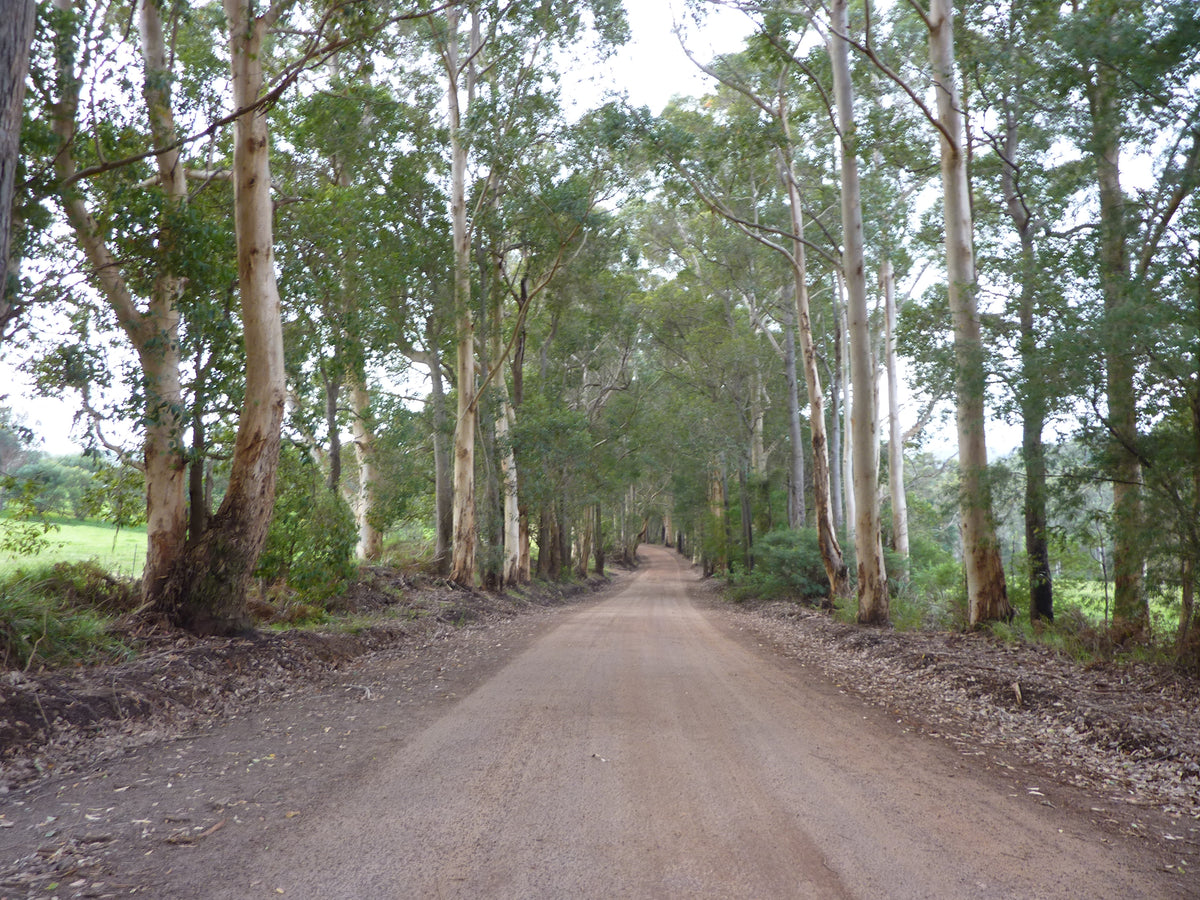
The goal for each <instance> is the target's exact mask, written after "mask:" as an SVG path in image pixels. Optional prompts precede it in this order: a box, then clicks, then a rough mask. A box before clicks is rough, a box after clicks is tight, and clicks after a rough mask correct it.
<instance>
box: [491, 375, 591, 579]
mask: <svg viewBox="0 0 1200 900" xmlns="http://www.w3.org/2000/svg"><path fill="white" fill-rule="evenodd" d="M496 392H497V394H498V397H499V401H500V411H499V416H498V417H497V419H496V446H497V447H498V449H499V453H500V478H501V482H502V486H503V489H504V574H503V583H504V584H505V585H511V584H520V583H521V578H522V572H521V506H520V502H519V493H518V481H517V456H516V453H514V452H513V446H512V432H513V429H514V428H515V427H516V424H517V413H516V410H515V409H514V408H513V405H512V401H511V400H510V399H509V394H508V381H507V379H506V378H505V377H504V374H503V373H501V374H500V375H498V376H497V378H496ZM585 565H586V562H585Z"/></svg>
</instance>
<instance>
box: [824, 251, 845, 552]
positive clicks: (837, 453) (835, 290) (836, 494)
mask: <svg viewBox="0 0 1200 900" xmlns="http://www.w3.org/2000/svg"><path fill="white" fill-rule="evenodd" d="M832 282H833V286H832V293H831V298H832V301H833V324H834V328H833V332H834V338H833V367H832V369H831V371H830V375H829V390H830V399H829V467H830V472H829V484H830V492H831V493H832V494H833V527H834V528H835V529H836V530H838V531H840V530H841V529H842V526H844V525H845V524H846V506H845V502H844V498H845V491H844V490H843V487H842V485H843V482H844V479H843V478H842V409H843V408H844V407H845V401H844V397H845V390H844V389H843V388H844V387H845V385H843V384H842V304H841V300H840V299H839V298H840V297H841V293H842V292H841V288H840V285H839V282H838V278H837V273H836V272H835V273H834V274H833V276H832ZM826 350H828V347H826Z"/></svg>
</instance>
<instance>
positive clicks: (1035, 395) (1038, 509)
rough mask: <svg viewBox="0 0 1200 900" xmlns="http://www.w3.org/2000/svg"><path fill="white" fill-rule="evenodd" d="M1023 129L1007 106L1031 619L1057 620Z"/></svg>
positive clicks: (1005, 168) (1006, 169)
mask: <svg viewBox="0 0 1200 900" xmlns="http://www.w3.org/2000/svg"><path fill="white" fill-rule="evenodd" d="M1020 139H1021V133H1020V128H1019V125H1018V121H1017V115H1016V112H1015V111H1014V110H1013V109H1012V107H1011V106H1006V109H1005V136H1004V159H1003V161H1002V164H1001V169H1000V183H1001V190H1003V192H1004V200H1005V207H1006V209H1007V211H1008V216H1009V218H1010V219H1011V220H1012V223H1013V228H1014V229H1015V230H1016V232H1017V236H1018V237H1019V238H1020V240H1021V273H1020V279H1021V295H1020V298H1019V301H1018V302H1019V310H1018V313H1019V318H1020V334H1021V337H1020V342H1019V345H1018V352H1019V354H1020V358H1021V387H1020V391H1019V401H1020V405H1021V460H1022V462H1023V463H1024V465H1025V555H1026V557H1027V558H1028V560H1029V618H1030V621H1036V620H1037V619H1047V620H1049V621H1054V587H1053V582H1052V581H1051V574H1050V546H1049V542H1048V541H1047V539H1046V450H1045V447H1044V445H1043V443H1042V432H1043V430H1044V429H1045V426H1046V395H1045V388H1044V387H1043V382H1044V379H1045V377H1046V373H1045V372H1044V371H1043V370H1042V365H1041V360H1040V352H1039V348H1038V340H1037V329H1036V324H1035V315H1036V312H1037V309H1036V307H1037V285H1038V280H1039V273H1038V270H1037V253H1036V248H1035V246H1034V237H1033V222H1032V220H1031V216H1030V214H1029V211H1028V210H1027V209H1026V208H1025V206H1024V204H1023V203H1022V202H1021V196H1020V192H1019V190H1018V185H1017V172H1016V169H1015V160H1016V159H1017V153H1018V150H1019V148H1020Z"/></svg>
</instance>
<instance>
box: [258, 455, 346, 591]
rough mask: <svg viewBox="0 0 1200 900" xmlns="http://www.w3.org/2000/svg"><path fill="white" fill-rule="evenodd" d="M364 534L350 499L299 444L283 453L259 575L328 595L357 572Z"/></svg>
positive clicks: (296, 588) (295, 588)
mask: <svg viewBox="0 0 1200 900" xmlns="http://www.w3.org/2000/svg"><path fill="white" fill-rule="evenodd" d="M357 540H358V534H357V531H356V529H355V525H354V516H353V514H352V513H351V512H350V507H349V506H348V505H347V504H346V501H345V500H344V499H342V497H341V496H340V495H338V494H335V493H334V492H333V491H330V490H329V488H328V487H327V486H326V485H325V483H324V480H323V479H322V477H321V473H320V471H319V470H318V468H317V466H316V465H314V464H313V463H312V461H311V460H309V459H308V457H306V456H304V455H302V454H301V453H300V452H299V451H298V450H296V449H295V448H294V447H288V448H286V449H285V451H284V452H282V453H281V454H280V458H279V472H278V475H277V480H276V495H275V511H274V514H273V515H272V517H271V526H270V529H269V531H268V532H267V542H266V546H265V547H264V548H263V553H262V556H260V557H259V561H258V569H257V571H256V573H255V574H257V575H258V576H259V577H260V578H264V579H266V580H267V581H269V582H279V581H286V582H287V584H288V586H289V587H291V588H292V589H293V590H295V591H297V592H298V593H300V594H301V595H303V596H305V597H307V598H311V599H318V598H320V599H324V597H323V595H325V596H327V595H329V594H331V593H335V592H336V591H337V590H338V588H339V587H340V586H341V585H342V584H343V583H344V582H345V581H346V580H347V579H349V578H350V577H351V576H353V574H354V546H355V543H356V542H357Z"/></svg>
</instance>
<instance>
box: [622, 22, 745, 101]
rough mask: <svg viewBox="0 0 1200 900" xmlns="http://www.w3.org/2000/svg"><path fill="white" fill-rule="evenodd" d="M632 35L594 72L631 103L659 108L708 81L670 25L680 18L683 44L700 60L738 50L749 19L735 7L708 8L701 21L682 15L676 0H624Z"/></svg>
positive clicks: (704, 88) (708, 86)
mask: <svg viewBox="0 0 1200 900" xmlns="http://www.w3.org/2000/svg"><path fill="white" fill-rule="evenodd" d="M625 8H626V12H627V13H628V16H629V27H630V32H631V34H632V39H631V40H630V41H629V43H627V44H626V45H625V46H624V47H622V48H621V50H620V51H619V52H618V53H616V54H615V55H614V57H613V58H612V59H611V60H609V61H608V62H607V63H606V64H605V65H604V66H603V67H602V70H601V72H600V73H599V75H600V78H601V79H602V83H601V87H604V86H606V84H605V82H607V85H611V86H612V87H614V88H616V89H617V90H621V89H624V90H625V91H626V92H628V94H629V99H630V101H631V102H632V103H633V104H634V105H635V106H648V107H650V111H651V112H653V113H656V114H657V113H660V112H662V109H663V107H664V106H665V105H666V104H667V101H668V100H670V99H671V98H672V97H674V96H676V95H680V94H681V95H687V96H699V95H701V94H705V93H708V91H709V90H711V82H710V81H709V79H708V77H707V76H706V75H704V74H703V73H702V72H701V71H700V70H699V69H697V68H696V66H695V64H694V63H693V62H692V61H691V60H690V59H688V58H687V55H686V54H685V53H684V52H683V49H682V48H681V47H680V45H679V38H678V37H676V35H675V33H674V30H675V24H676V22H683V23H684V25H685V28H684V40H685V41H686V42H687V46H688V49H689V50H691V52H692V53H693V54H694V55H695V56H696V58H697V59H700V60H702V61H704V62H707V61H708V60H711V59H712V58H713V57H714V56H716V55H718V54H721V53H730V52H733V51H735V50H738V49H739V48H740V47H741V45H742V41H743V40H744V38H745V37H746V35H747V34H749V33H750V22H749V20H748V19H747V18H746V16H745V15H743V14H742V13H740V12H735V11H733V10H730V9H726V8H724V7H719V6H712V7H710V8H709V9H708V11H707V13H706V15H705V18H704V21H703V23H702V25H701V27H699V28H697V27H696V26H695V23H693V22H691V20H690V19H689V18H688V17H687V16H686V15H684V13H683V8H682V3H680V2H678V0H625Z"/></svg>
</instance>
